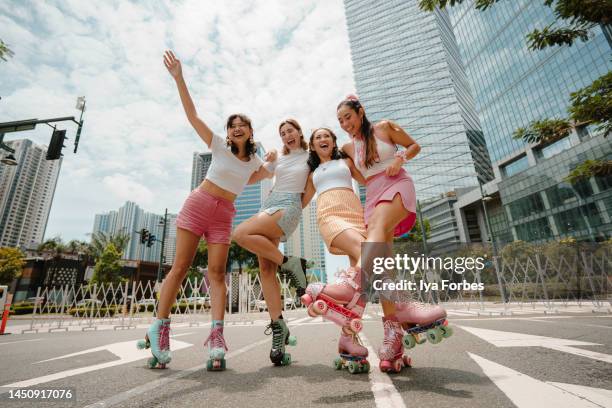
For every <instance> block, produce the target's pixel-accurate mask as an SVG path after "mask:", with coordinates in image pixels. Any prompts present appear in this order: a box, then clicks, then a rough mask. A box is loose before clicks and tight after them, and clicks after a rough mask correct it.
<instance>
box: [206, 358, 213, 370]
mask: <svg viewBox="0 0 612 408" xmlns="http://www.w3.org/2000/svg"><path fill="white" fill-rule="evenodd" d="M212 369H213V361H212V360H207V361H206V371H212Z"/></svg>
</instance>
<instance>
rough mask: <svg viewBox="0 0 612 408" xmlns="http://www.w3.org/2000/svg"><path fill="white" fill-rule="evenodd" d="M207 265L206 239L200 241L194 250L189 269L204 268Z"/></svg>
mask: <svg viewBox="0 0 612 408" xmlns="http://www.w3.org/2000/svg"><path fill="white" fill-rule="evenodd" d="M207 266H208V244H207V243H206V241H203V240H202V241H200V243H199V244H198V248H197V250H196V253H195V256H194V257H193V262H192V263H191V269H194V270H197V268H206V267H207Z"/></svg>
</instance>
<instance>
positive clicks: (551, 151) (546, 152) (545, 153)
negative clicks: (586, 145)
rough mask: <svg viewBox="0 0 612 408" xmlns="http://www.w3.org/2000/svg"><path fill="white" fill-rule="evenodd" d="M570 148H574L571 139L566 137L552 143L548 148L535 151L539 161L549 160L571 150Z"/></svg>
mask: <svg viewBox="0 0 612 408" xmlns="http://www.w3.org/2000/svg"><path fill="white" fill-rule="evenodd" d="M570 147H572V145H571V143H570V139H569V137H564V138H563V139H560V140H557V141H556V142H554V143H551V144H549V145H548V146H545V147H542V148H539V149H537V150H536V151H535V154H536V157H537V158H538V159H549V158H551V157H553V156H554V155H556V154H559V153H561V152H562V151H564V150H567V149H569V148H570Z"/></svg>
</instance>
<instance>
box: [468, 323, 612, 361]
mask: <svg viewBox="0 0 612 408" xmlns="http://www.w3.org/2000/svg"><path fill="white" fill-rule="evenodd" d="M457 327H459V328H461V329H463V330H465V331H467V332H469V333H472V334H473V335H475V336H478V337H480V338H481V339H483V340H485V341H487V342H489V343H491V344H493V345H494V346H495V347H544V348H548V349H551V350H557V351H562V352H564V353H569V354H574V355H576V356H581V357H586V358H590V359H593V360H600V361H604V362H606V363H612V356H611V355H609V354H603V353H598V352H595V351H590V350H584V349H579V348H576V347H571V346H601V345H602V344H599V343H590V342H587V341H580V340H568V339H558V338H555V337H544V336H534V335H531V334H523V333H514V332H506V331H498V330H490V329H480V328H476V327H467V326H459V325H457Z"/></svg>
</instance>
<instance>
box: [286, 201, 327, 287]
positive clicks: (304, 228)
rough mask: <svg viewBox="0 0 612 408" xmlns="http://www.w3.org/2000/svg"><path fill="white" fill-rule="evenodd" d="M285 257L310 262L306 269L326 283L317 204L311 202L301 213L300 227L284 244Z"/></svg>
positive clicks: (323, 246)
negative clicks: (290, 256) (310, 265)
mask: <svg viewBox="0 0 612 408" xmlns="http://www.w3.org/2000/svg"><path fill="white" fill-rule="evenodd" d="M285 255H287V256H289V255H293V256H299V257H302V258H304V259H307V260H308V261H310V262H312V264H313V266H312V267H311V268H309V269H308V273H309V274H313V275H315V276H316V277H317V279H318V280H319V281H321V282H327V274H326V271H325V243H324V241H323V239H322V238H321V234H320V233H319V226H318V224H317V202H316V200H312V201H311V202H310V204H309V205H308V206H307V207H306V208H304V210H303V211H302V219H301V220H300V226H299V228H297V229H296V230H295V232H294V233H293V234H291V236H289V237H288V238H287V242H286V243H285Z"/></svg>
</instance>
